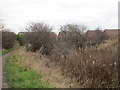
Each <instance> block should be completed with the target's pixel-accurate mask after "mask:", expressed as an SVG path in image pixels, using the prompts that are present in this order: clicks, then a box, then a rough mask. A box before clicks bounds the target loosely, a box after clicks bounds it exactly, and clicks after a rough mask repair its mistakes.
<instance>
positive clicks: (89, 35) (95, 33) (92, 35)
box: [85, 30, 102, 38]
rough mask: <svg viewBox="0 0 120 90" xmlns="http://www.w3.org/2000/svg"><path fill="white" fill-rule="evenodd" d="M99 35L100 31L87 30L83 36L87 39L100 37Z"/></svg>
mask: <svg viewBox="0 0 120 90" xmlns="http://www.w3.org/2000/svg"><path fill="white" fill-rule="evenodd" d="M101 34H102V31H100V30H88V31H87V32H86V33H85V36H86V37H87V38H95V37H96V36H100V37H101Z"/></svg>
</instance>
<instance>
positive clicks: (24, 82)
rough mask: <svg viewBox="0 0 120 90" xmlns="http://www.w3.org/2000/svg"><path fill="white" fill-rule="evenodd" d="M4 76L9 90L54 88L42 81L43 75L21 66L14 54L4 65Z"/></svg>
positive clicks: (19, 60) (19, 59)
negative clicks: (17, 89)
mask: <svg viewBox="0 0 120 90" xmlns="http://www.w3.org/2000/svg"><path fill="white" fill-rule="evenodd" d="M5 70H6V76H7V81H8V84H9V85H10V87H11V88H54V87H53V86H52V85H50V84H49V82H47V81H45V80H43V77H44V75H43V74H40V73H38V72H37V71H35V70H32V69H31V68H27V69H26V68H25V66H24V65H23V64H21V58H20V56H19V55H16V54H14V55H13V56H11V57H10V58H9V59H8V60H7V63H6V68H5Z"/></svg>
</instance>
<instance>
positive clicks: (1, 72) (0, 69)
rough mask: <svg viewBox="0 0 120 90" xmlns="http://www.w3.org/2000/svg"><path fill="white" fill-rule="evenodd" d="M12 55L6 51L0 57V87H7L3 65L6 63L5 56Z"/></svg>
mask: <svg viewBox="0 0 120 90" xmlns="http://www.w3.org/2000/svg"><path fill="white" fill-rule="evenodd" d="M10 55H12V52H11V53H8V54H5V55H3V56H2V57H0V66H1V67H0V76H1V81H2V84H1V85H2V86H1V87H2V88H8V87H9V86H8V84H7V82H6V77H5V71H4V65H5V63H6V60H7V58H8V57H9V56H10Z"/></svg>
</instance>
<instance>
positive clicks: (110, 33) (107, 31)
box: [103, 29, 119, 39]
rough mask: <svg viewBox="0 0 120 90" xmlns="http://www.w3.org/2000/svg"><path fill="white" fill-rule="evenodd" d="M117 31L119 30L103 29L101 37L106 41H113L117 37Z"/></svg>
mask: <svg viewBox="0 0 120 90" xmlns="http://www.w3.org/2000/svg"><path fill="white" fill-rule="evenodd" d="M118 30H119V29H105V30H104V32H103V35H104V36H106V37H107V38H108V39H113V38H115V37H118Z"/></svg>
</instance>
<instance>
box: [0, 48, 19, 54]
mask: <svg viewBox="0 0 120 90" xmlns="http://www.w3.org/2000/svg"><path fill="white" fill-rule="evenodd" d="M20 47H21V46H19V47H14V48H11V49H5V50H4V51H0V56H2V55H5V54H7V53H9V52H12V51H13V50H16V49H18V48H20Z"/></svg>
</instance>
